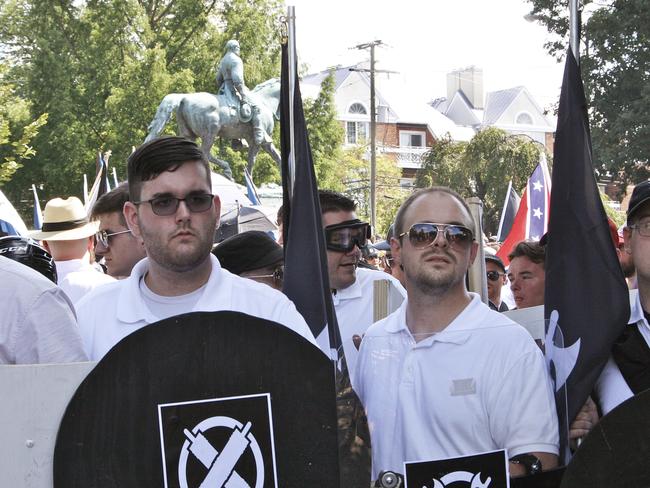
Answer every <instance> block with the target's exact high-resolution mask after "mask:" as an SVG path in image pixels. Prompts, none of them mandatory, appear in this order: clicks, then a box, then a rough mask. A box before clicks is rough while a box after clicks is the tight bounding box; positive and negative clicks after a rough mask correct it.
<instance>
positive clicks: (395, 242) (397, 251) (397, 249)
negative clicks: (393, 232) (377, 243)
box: [390, 237, 402, 265]
mask: <svg viewBox="0 0 650 488" xmlns="http://www.w3.org/2000/svg"><path fill="white" fill-rule="evenodd" d="M390 252H391V255H392V256H393V259H394V260H395V261H394V263H395V264H400V265H401V263H402V246H401V244H400V240H399V239H398V238H396V237H391V238H390Z"/></svg>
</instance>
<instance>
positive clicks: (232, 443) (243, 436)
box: [178, 417, 264, 488]
mask: <svg viewBox="0 0 650 488" xmlns="http://www.w3.org/2000/svg"><path fill="white" fill-rule="evenodd" d="M218 419H226V418H225V417H214V418H213V419H208V423H209V425H206V424H205V422H206V421H204V422H202V423H201V424H199V425H198V426H196V427H195V428H194V429H193V432H192V431H190V430H188V429H184V430H183V433H184V434H185V438H186V441H185V444H183V451H184V452H186V453H190V454H192V455H193V456H194V457H195V458H196V459H197V460H198V461H199V462H200V463H201V464H202V465H203V466H204V467H205V468H207V469H208V473H207V475H206V476H205V478H204V479H203V482H202V483H201V484H200V485H199V488H261V487H262V486H264V466H263V460H262V457H261V452H260V450H259V445H258V444H257V441H256V440H255V437H254V436H253V434H252V433H251V432H250V430H251V427H252V424H251V422H247V423H246V425H244V426H242V425H241V424H240V423H239V422H237V421H235V420H234V419H230V418H228V420H229V421H230V422H226V424H230V425H224V423H221V422H219V421H218ZM211 420H213V422H209V421H211ZM201 427H203V430H202V429H201ZM212 427H230V428H232V433H231V434H230V438H229V439H228V442H226V445H225V446H224V447H223V449H222V450H221V452H219V451H217V449H215V448H214V446H212V444H210V441H209V440H208V439H207V438H206V437H205V435H203V432H205V431H206V430H208V429H209V428H212ZM249 448H251V450H252V451H253V455H254V457H255V464H256V466H257V479H256V482H255V484H254V485H253V486H251V485H249V484H248V482H246V480H244V478H242V476H240V475H239V473H237V471H235V465H236V464H237V462H238V461H239V459H240V458H241V457H242V456H243V455H244V453H245V452H246V450H247V449H249ZM186 463H187V456H186V455H185V456H183V455H182V456H181V462H180V463H179V473H178V474H179V481H181V486H182V487H187V481H186V479H185V468H186ZM183 481H184V483H183Z"/></svg>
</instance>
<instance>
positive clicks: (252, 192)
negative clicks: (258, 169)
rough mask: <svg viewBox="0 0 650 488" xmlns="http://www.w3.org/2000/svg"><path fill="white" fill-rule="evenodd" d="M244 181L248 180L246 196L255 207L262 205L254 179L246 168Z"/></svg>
mask: <svg viewBox="0 0 650 488" xmlns="http://www.w3.org/2000/svg"><path fill="white" fill-rule="evenodd" d="M244 179H245V180H246V196H247V197H248V199H249V200H250V201H251V203H252V204H253V205H262V202H260V197H259V196H258V195H257V189H256V188H255V183H253V178H251V174H250V173H249V172H248V168H244Z"/></svg>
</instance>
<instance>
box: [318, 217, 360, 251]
mask: <svg viewBox="0 0 650 488" xmlns="http://www.w3.org/2000/svg"><path fill="white" fill-rule="evenodd" d="M370 234H371V232H370V224H369V223H368V222H362V221H361V220H359V219H354V220H346V221H345V222H341V223H339V224H334V225H328V226H327V227H325V244H326V245H327V249H329V250H330V251H339V252H350V251H351V250H352V249H354V246H357V247H358V248H359V249H361V248H362V247H364V246H365V245H366V244H367V242H368V239H369V238H370Z"/></svg>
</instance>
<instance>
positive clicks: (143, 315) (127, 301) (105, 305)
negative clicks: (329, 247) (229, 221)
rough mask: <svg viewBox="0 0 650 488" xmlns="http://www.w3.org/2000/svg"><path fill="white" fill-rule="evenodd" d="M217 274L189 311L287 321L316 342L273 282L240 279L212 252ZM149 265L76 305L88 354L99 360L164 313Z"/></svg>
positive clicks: (141, 264) (142, 263)
mask: <svg viewBox="0 0 650 488" xmlns="http://www.w3.org/2000/svg"><path fill="white" fill-rule="evenodd" d="M210 261H211V263H212V273H211V274H210V278H209V279H208V282H207V283H206V284H205V286H204V287H203V293H202V295H201V297H200V298H199V299H198V301H196V303H195V304H194V306H193V307H192V308H191V310H186V311H185V312H215V311H219V310H231V311H235V312H243V313H246V314H248V315H253V316H255V317H260V318H263V319H267V320H271V321H273V322H277V323H279V324H282V325H284V326H286V327H288V328H289V329H291V330H293V331H294V332H297V333H298V334H300V335H301V336H303V337H304V338H306V339H307V340H309V341H310V342H312V343H313V344H314V345H315V344H316V341H315V339H314V336H313V334H312V333H311V330H310V329H309V327H308V326H307V324H306V323H305V320H304V319H303V318H302V315H300V314H299V313H298V311H297V310H296V307H295V306H294V305H293V303H292V302H291V301H290V300H289V299H288V298H287V297H286V296H285V295H283V294H282V293H280V292H279V291H277V290H274V289H273V288H271V287H270V286H268V285H265V284H263V283H257V282H255V281H253V280H249V279H246V278H241V277H239V276H236V275H234V274H232V273H230V272H228V271H226V270H225V269H222V268H221V265H220V264H219V261H218V260H217V258H216V257H214V256H213V255H210ZM147 269H148V258H144V259H143V260H141V261H140V262H138V263H137V264H136V265H135V266H134V268H133V270H132V271H131V276H129V277H128V278H127V279H124V280H121V281H115V282H113V283H110V284H108V285H105V286H102V287H99V288H96V289H95V290H93V291H92V292H90V293H88V294H87V295H86V296H85V297H84V298H83V299H82V300H81V301H80V302H79V303H78V305H77V307H76V308H77V320H78V322H79V328H80V331H81V338H82V339H83V342H84V347H85V349H86V353H87V354H88V356H89V357H90V359H91V360H93V361H97V360H99V359H101V358H102V357H103V356H104V354H106V353H107V352H108V350H109V349H111V348H112V347H113V346H114V345H115V344H117V343H118V342H119V341H120V340H122V339H123V338H124V337H126V336H127V335H129V334H131V333H132V332H135V331H136V330H138V329H140V328H142V327H144V326H145V325H147V324H150V323H152V322H157V321H159V320H162V319H164V318H167V317H164V316H162V315H164V314H160V313H158V314H156V313H153V312H152V311H151V310H150V309H149V308H148V307H147V305H146V302H145V300H144V298H143V296H142V291H141V289H140V280H141V279H143V277H144V275H145V273H146V272H147Z"/></svg>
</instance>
